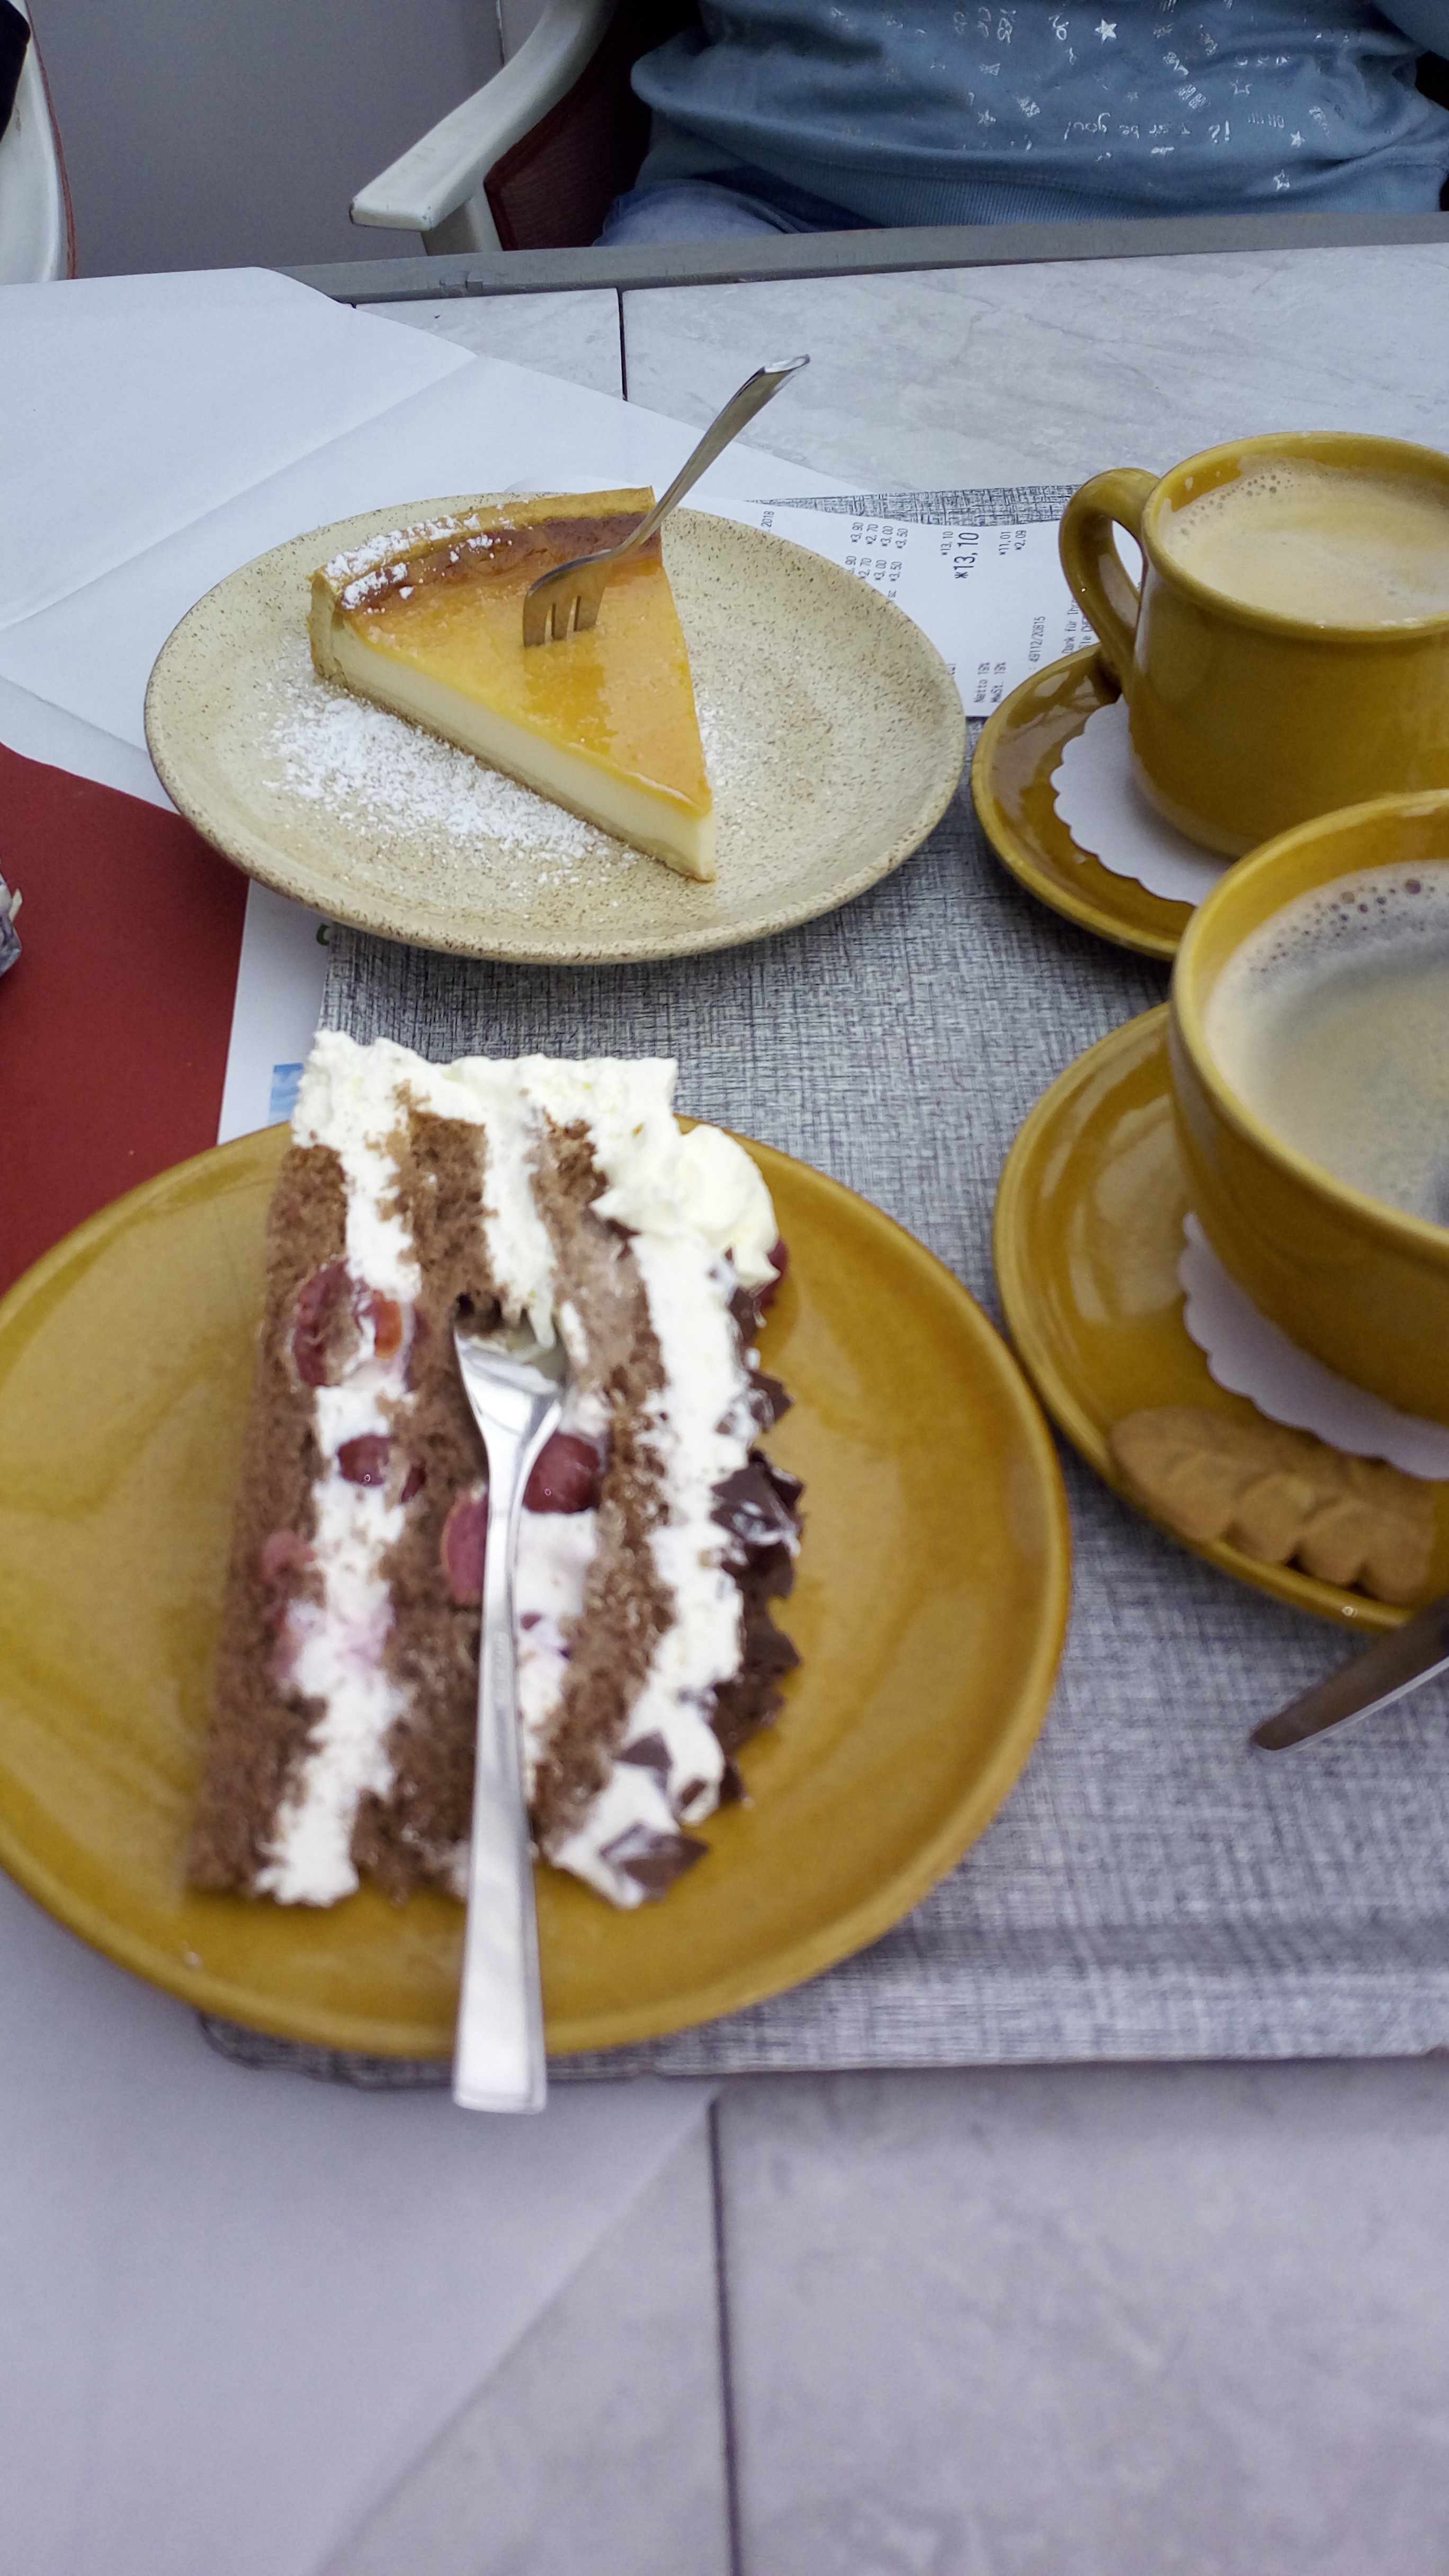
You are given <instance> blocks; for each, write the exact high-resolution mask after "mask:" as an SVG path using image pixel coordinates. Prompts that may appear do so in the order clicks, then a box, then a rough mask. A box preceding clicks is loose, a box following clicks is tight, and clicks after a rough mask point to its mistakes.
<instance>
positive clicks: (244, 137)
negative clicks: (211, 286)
mask: <svg viewBox="0 0 1449 2576" xmlns="http://www.w3.org/2000/svg"><path fill="white" fill-rule="evenodd" d="M528 5H529V0H522V6H519V5H517V0H510V7H509V34H510V42H511V43H512V44H516V43H517V42H518V41H519V36H518V33H517V32H515V30H516V29H521V28H523V27H526V25H527V23H528ZM30 8H31V17H32V19H33V21H34V24H35V28H36V33H37V35H38V37H39V40H40V46H41V51H42V54H43V57H44V61H45V67H46V71H47V73H48V75H49V79H50V86H51V94H52V98H53V100H54V105H55V114H56V122H57V124H58V126H59V128H60V133H61V139H62V143H63V146H64V150H65V158H66V167H67V170H68V172H69V175H70V184H71V194H72V197H73V199H74V203H75V217H76V236H77V249H78V256H79V265H80V269H81V273H82V275H83V276H91V277H95V276H107V275H113V274H115V273H117V272H119V271H125V270H137V271H139V270H148V269H161V268H226V267H237V266H243V265H248V264H251V263H257V264H259V265H263V266H266V265H283V264H291V263H297V262H302V261H310V260H330V259H359V258H366V257H368V256H373V257H383V258H387V257H392V258H397V257H398V256H400V255H406V254H408V253H411V252H415V251H418V250H420V249H421V247H422V245H421V243H420V241H419V239H418V237H417V235H416V234H415V233H392V232H378V231H376V230H374V229H373V228H372V227H370V226H367V227H364V226H354V225H352V224H350V223H349V222H348V219H347V208H348V203H349V200H350V199H351V198H352V196H353V195H354V193H355V192H356V190H357V189H358V188H360V187H361V186H362V185H363V183H364V181H365V180H368V179H370V178H374V177H375V176H376V174H377V172H378V171H379V170H382V169H384V168H385V167H386V165H387V163H388V162H389V161H392V160H395V159H396V157H397V155H398V153H399V152H401V151H403V150H404V149H405V147H406V146H407V145H408V144H409V143H412V142H415V141H416V139H417V137H418V136H419V135H420V134H421V133H423V132H425V131H426V129H427V127H428V126H430V125H432V124H434V123H435V122H436V120H437V119H438V118H439V117H440V116H443V115H445V114H446V113H447V111H448V109H449V108H450V107H455V106H456V105H457V103H458V101H459V99H460V98H463V97H465V96H466V95H467V93H468V91H469V90H471V89H476V88H477V87H478V86H479V84H480V82H482V81H485V80H487V79H488V77H489V76H490V74H491V73H493V72H494V71H496V70H497V68H498V63H499V44H498V9H497V6H496V0H104V5H100V0H30Z"/></svg>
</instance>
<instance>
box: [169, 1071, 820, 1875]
mask: <svg viewBox="0 0 1449 2576" xmlns="http://www.w3.org/2000/svg"><path fill="white" fill-rule="evenodd" d="M674 1080H675V1067H674V1066H673V1064H670V1063H663V1062H654V1061H640V1062H621V1061H615V1060H611V1059H604V1060H600V1061H597V1062H586V1063H577V1064H575V1063H562V1062H552V1061H550V1060H548V1059H547V1058H545V1057H542V1056H533V1057H528V1058H525V1059H523V1060H522V1061H520V1062H518V1063H495V1062H491V1061H489V1060H487V1059H485V1058H482V1057H468V1058H465V1059H464V1060H462V1061H461V1062H459V1063H457V1064H452V1065H433V1064H428V1063H425V1062H424V1061H423V1059H422V1058H421V1057H419V1056H416V1055H413V1054H410V1053H409V1052H408V1050H407V1049H406V1048H403V1047H398V1046H393V1045H391V1044H389V1043H387V1042H386V1041H379V1042H377V1043H376V1044H374V1045H372V1046H368V1047H361V1046H358V1045H356V1044H355V1043H354V1042H353V1041H352V1040H351V1039H350V1038H346V1037H343V1036H340V1035H336V1034H326V1035H323V1036H322V1037H319V1039H318V1040H317V1043H316V1047H315V1050H314V1052H313V1055H312V1059H311V1061H310V1063H309V1065H308V1067H307V1070H306V1073H305V1075H304V1077H303V1081H302V1087H301V1092H300V1096H299V1099H298V1103H297V1109H296V1114H295V1117H294V1119H293V1141H292V1144H291V1145H290V1147H289V1149H288V1151H287V1154H286V1156H285V1159H284V1161H283V1164H282V1168H281V1172H280V1175H279V1177H278V1181H277V1186H276V1191H275V1195H274V1198H273V1203H272V1210H271V1219H270V1227H269V1235H268V1251H267V1292H266V1308H265V1315H264V1319H263V1324H262V1332H261V1344H260V1349H259V1353H258V1362H257V1374H256V1381H255V1386H254V1391H253V1397H252V1409H251V1415H250V1420H249V1424H248V1431H247V1439H246V1447H245V1454H244V1459H243V1465H242V1474H241V1484H240V1491H239V1495H238V1503H237V1517H236V1528H235V1537H234V1543H233V1553H232V1562H231V1572H230V1577H229V1583H228V1591H227V1599H226V1605H225V1616H224V1625H223V1634H222V1643H221V1652H220V1658H219V1665H218V1676H217V1689H216V1704H215V1712H214V1718H213V1725H212V1735H211V1742H210V1748H209V1753H208V1761H207V1770H206V1777H205V1782H204V1786H203V1792H202V1798H201V1805H200V1811H199V1815H198V1819H197V1823H196V1828H195V1833H194V1837H193V1843H192V1854H191V1875H192V1879H193V1881H194V1883H195V1884H197V1885H199V1886H202V1887H209V1888H237V1889H242V1890H245V1891H247V1892H248V1893H251V1894H253V1895H263V1896H271V1897H275V1898H278V1899H280V1900H281V1901H282V1902H283V1903H284V1904H311V1905H330V1904H333V1903H335V1902H336V1901H337V1900H338V1899H339V1898H341V1897H345V1896H348V1895H350V1894H351V1893H352V1892H353V1890H354V1889H355V1888H356V1887H357V1884H358V1881H359V1877H360V1876H367V1877H371V1878H374V1879H376V1880H378V1881H379V1882H380V1883H381V1884H382V1885H383V1886H384V1887H385V1888H387V1889H388V1890H389V1891H390V1892H391V1893H392V1894H393V1895H395V1896H403V1895H405V1894H407V1893H408V1891H409V1890H410V1889H412V1888H413V1887H416V1886H419V1885H423V1884H431V1885H435V1886H440V1887H444V1888H447V1889H450V1890H452V1891H454V1892H455V1893H457V1894H460V1895H461V1894H462V1893H463V1891H464V1889H465V1886H466V1873H467V1834H468V1817H469V1810H470V1803H471V1796H472V1769H473V1734H474V1723H475V1709H476V1696H477V1672H478V1626H479V1602H480V1598H481V1593H482V1574H483V1552H484V1532H485V1523H486V1506H485V1502H484V1494H485V1482H486V1469H485V1465H484V1459H483V1452H482V1445H481V1442H480V1440H479V1437H478V1433H477V1431H476V1429H475V1427H474V1424H473V1420H472V1417H471V1415H470V1413H469V1411H468V1406H467V1402H466V1399H465V1398H464V1395H463V1392H462V1387H461V1384H460V1382H459V1379H458V1373H457V1365H456V1361H455V1358H454V1353H453V1339H452V1324H453V1318H454V1316H455V1314H457V1313H458V1312H459V1311H460V1310H462V1311H469V1312H471V1315H472V1318H473V1319H474V1324H475V1328H476V1327H477V1326H478V1325H479V1324H481V1326H482V1328H483V1329H485V1330H486V1329H489V1328H490V1326H496V1327H498V1328H502V1327H503V1326H511V1325H513V1324H516V1323H517V1322H519V1321H520V1320H522V1319H523V1318H525V1317H526V1318H527V1319H528V1320H529V1321H530V1322H531V1324H532V1325H533V1327H534V1329H535V1331H536V1332H537V1333H538V1334H539V1335H540V1338H545V1339H546V1338H549V1337H551V1335H552V1332H553V1330H554V1329H555V1319H556V1327H557V1330H558V1331H559V1333H561V1335H562V1337H563V1340H564V1342H565V1345H566V1348H567V1350H568V1354H569V1360H570V1387H569V1393H568V1397H567V1400H566V1406H565V1412H564V1416H563V1422H562V1425H561V1428H560V1430H559V1431H558V1432H557V1433H556V1434H555V1435H554V1437H553V1438H552V1439H551V1440H550V1442H549V1443H548V1445H547V1447H546V1448H545V1450H544V1452H543V1454H542V1456H541V1457H540V1459H539V1461H538V1464H537V1466H536V1467H535V1469H534V1471H533V1475H532V1477H531V1479H530V1483H529V1488H528V1492H527V1496H526V1503H525V1510H524V1513H523V1518H522V1530H521V1537H520V1543H519V1555H518V1566H517V1579H516V1607H517V1618H518V1656H519V1690H520V1700H521V1710H522V1723H523V1734H524V1748H525V1757H526V1763H527V1770H528V1780H529V1803H530V1811H531V1815H532V1819H533V1826H534V1834H535V1840H536V1844H537V1848H538V1849H539V1850H540V1851H541V1852H542V1853H543V1855H544V1856H545V1857H546V1858H547V1859H548V1860H550V1861H552V1862H553V1863H555V1865H556V1866H558V1867H559V1868H562V1869H568V1870H573V1871H575V1872H576V1873H577V1874H578V1875H579V1876H580V1877H581V1878H584V1879H586V1880H587V1881H588V1882H589V1884H590V1885H591V1886H592V1887H595V1888H597V1889H598V1891H599V1892H600V1894H601V1895H604V1896H606V1897H608V1898H610V1899H611V1900H612V1901H613V1903H614V1904H616V1905H622V1906H631V1905H637V1904H639V1903H641V1902H642V1901H643V1900H644V1899H645V1898H646V1897H654V1896H660V1895H663V1894H664V1893H665V1892H666V1891H667V1889H668V1888H669V1887H670V1886H672V1885H673V1883H674V1881H675V1879H676V1878H677V1877H678V1876H679V1874H680V1872H681V1871H682V1870H683V1869H685V1868H687V1867H688V1866H689V1865H690V1863H691V1862H693V1861H694V1860H696V1859H698V1858H699V1857H700V1855H701V1854H702V1852H703V1851H704V1849H705V1845H704V1844H703V1843H701V1842H700V1841H699V1840H698V1839H697V1837H695V1836H694V1835H693V1834H691V1833H690V1832H689V1831H688V1830H687V1828H688V1827H690V1826H693V1825H696V1824H698V1823H699V1822H700V1821H701V1820H702V1819H703V1818H704V1817H706V1816H707V1815H709V1814H710V1813H711V1811H712V1810H713V1809H714V1808H715V1807H716V1806H717V1805H718V1803H719V1801H720V1799H721V1797H722V1796H728V1795H729V1794H731V1791H732V1789H733V1787H734V1786H735V1774H734V1769H733V1761H732V1756H733V1755H734V1753H735V1752H736V1751H737V1750H738V1748H739V1746H740V1745H741V1744H742V1743H743V1742H745V1740H746V1739H747V1738H748V1737H749V1736H750V1735H752V1734H753V1733H754V1732H755V1730H756V1729H757V1728H758V1727H760V1726H761V1725H763V1724H766V1723H767V1722H768V1720H769V1719H770V1718H771V1717H772V1716H773V1715H774V1713H775V1711H776V1709H777V1708H778V1706H779V1704H780V1694H779V1689H778V1684H779V1681H780V1678H781V1676H782V1675H783V1674H784V1673H786V1672H787V1671H789V1669H790V1668H791V1666H792V1665H793V1664H794V1663H795V1661H796V1656H795V1651H794V1648H793V1647H792V1646H791V1645H790V1643H789V1641H788V1639H787V1638H786V1637H784V1636H783V1635H782V1634H781V1633H780V1631H779V1629H778V1628H776V1626H775V1625H774V1622H773V1619H772V1618H771V1615H770V1606H769V1605H770V1602H771V1601H772V1599H774V1598H776V1597H779V1596H781V1595H783V1594H784V1593H786V1592H788V1591H789V1589H790V1586H791V1582H792V1580H793V1574H794V1559H795V1554H796V1550H797V1547H798V1544H799V1529H800V1522H799V1514H798V1510H797V1501H798V1495H799V1487H798V1485H797V1483H796V1481H795V1480H794V1479H793V1478H792V1477H789V1476H786V1475H784V1474H783V1473H782V1472H781V1471H780V1470H779V1469H777V1468H775V1467H773V1466H771V1464H770V1463H769V1461H768V1459H767V1458H766V1457H765V1456H764V1454H763V1452H762V1451H761V1450H760V1449H759V1448H758V1447H757V1446H756V1443H757V1439H758V1435H759V1434H760V1432H761V1431H763V1430H766V1429H768V1427H769V1426H770V1424H771V1423H772V1422H774V1421H775V1420H776V1419H777V1418H778V1415H779V1414H780V1413H781V1412H782V1411H783V1410H784V1408H785V1405H786V1403H787V1401H788V1399H787V1398H786V1396H785V1394H784V1391H783V1389H782V1388H781V1387H780V1386H779V1385H778V1384H777V1382H776V1381H774V1380H773V1379H771V1378H769V1377H767V1376H766V1375H765V1373H764V1372H763V1370H761V1368H760V1366H759V1362H758V1359H757V1356H756V1354H755V1352H754V1351H753V1349H752V1348H751V1346H750V1345H751V1341H752V1337H753V1334H754V1332H755V1331H756V1329H757V1328H758V1325H759V1322H760V1320H761V1315H762V1311H763V1308H764V1306H765V1304H767V1303H768V1300H769V1298H770V1295H771V1294H772V1292H773V1290H774V1287H775V1285H776V1282H777V1279H778V1276H779V1273H780V1271H781V1269H782V1267H783V1260H784V1255H783V1250H782V1248H781V1247H780V1245H779V1243H778V1241H777V1231H776V1224H775V1216H774V1210H773V1208H772V1206H771V1202H770V1195H769V1192H768V1190H767V1189H766V1187H765V1184H764V1181H763V1180H762V1178H761V1176H760V1174H759V1172H758V1170H757V1168H756V1166H755V1165H754V1163H752V1162H751V1160H750V1158H749V1156H748V1155H747V1154H746V1153H745V1151H744V1149H743V1147H741V1146H739V1145H737V1144H736V1143H735V1142H734V1141H733V1139H732V1138H730V1137H728V1136H725V1135H724V1134H722V1133H721V1131H720V1130H719V1129H718V1128H713V1127H696V1128H694V1129H693V1130H692V1131H691V1132H690V1133H689V1134H688V1135H682V1134H681V1133H680V1130H679V1127H678V1125H677V1124H676V1121H675V1118H674V1115H673V1111H672V1108H671V1102H672V1098H673V1092H674Z"/></svg>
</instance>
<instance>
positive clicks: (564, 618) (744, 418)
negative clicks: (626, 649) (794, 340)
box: [523, 358, 810, 644]
mask: <svg viewBox="0 0 1449 2576" xmlns="http://www.w3.org/2000/svg"><path fill="white" fill-rule="evenodd" d="M809 364H810V361H809V359H808V358H781V359H777V360H774V361H772V363H771V364H770V365H769V366H765V367H760V368H759V369H757V371H756V373H755V374H754V375H752V376H751V377H750V379H749V381H748V383H746V384H743V385H741V387H740V389H739V392H738V393H737V394H731V396H730V399H729V401H728V402H727V403H726V404H725V407H724V410H723V411H722V412H721V413H720V415H719V418H718V420H713V421H711V422H710V425H709V427H708V429H707V430H706V431H705V433H704V436H703V438H702V439H701V440H700V442H699V445H698V447H697V448H696V449H695V451H694V454H693V455H692V456H690V457H687V458H686V459H685V462H684V464H683V465H681V467H680V469H679V472H678V473H677V474H676V475H675V478H674V480H673V482H672V483H671V484H670V486H669V489H668V491H667V492H666V493H665V495H664V498H663V500H662V501H656V502H655V504H654V507H653V509H652V510H651V511H650V513H649V516H648V518H647V519H641V520H640V522H639V525H638V527H637V528H636V529H635V531H634V534H633V535H632V537H626V538H625V540H624V542H623V544H622V545H621V546H610V547H609V548H608V550H607V551H606V552H605V553H603V554H598V555H578V556H576V557H575V559H574V561H573V562H572V563H566V564H555V566H554V569H553V571H552V572H546V573H545V574H544V575H543V577H542V579H541V580H539V581H536V582H534V583H533V585H532V587H531V588H530V589H528V590H527V591H525V593H524V597H523V640H524V643H525V644H561V643H562V642H563V640H564V637H565V636H566V635H569V634H574V635H581V634H583V632H584V630H585V629H586V628H587V627H590V626H592V625H593V624H594V621H595V619H596V618H597V616H598V614H599V602H600V600H601V599H602V598H603V596H604V588H605V585H606V583H607V582H608V580H609V577H610V575H611V574H612V573H616V572H617V571H618V569H619V566H620V564H621V563H627V562H628V560H629V557H630V556H631V555H637V553H638V552H639V549H640V547H641V546H645V545H647V544H648V542H649V540H650V538H651V537H652V536H653V534H654V531H655V529H656V528H658V527H660V526H662V524H663V522H664V521H665V520H666V519H667V518H668V516H669V513H670V511H671V510H672V509H673V508H674V507H675V505H676V503H677V502H680V501H682V500H683V498H684V496H685V493H686V492H688V491H689V490H690V489H691V487H692V486H693V485H694V484H696V483H697V482H698V481H699V478H700V476H701V474H702V473H703V472H704V469H705V467H706V466H707V465H713V463H714V460H715V458H716V457H717V456H719V455H721V454H722V453H723V451H724V449H725V448H727V447H728V445H729V443H730V440H731V439H732V438H738V436H739V434H740V431H741V430H742V429H745V428H747V427H748V425H749V423H750V422H751V421H752V420H753V419H754V417H755V414H756V412H757V411H763V410H764V408H765V405H766V403H767V402H769V401H770V400H771V398H772V396H773V395H775V394H777V393H778V392H779V390H780V387H781V386H782V385H783V384H784V383H785V381H786V379H787V378H788V377H790V376H798V374H799V372H800V370H801V368H802V367H808V366H809Z"/></svg>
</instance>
